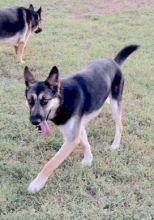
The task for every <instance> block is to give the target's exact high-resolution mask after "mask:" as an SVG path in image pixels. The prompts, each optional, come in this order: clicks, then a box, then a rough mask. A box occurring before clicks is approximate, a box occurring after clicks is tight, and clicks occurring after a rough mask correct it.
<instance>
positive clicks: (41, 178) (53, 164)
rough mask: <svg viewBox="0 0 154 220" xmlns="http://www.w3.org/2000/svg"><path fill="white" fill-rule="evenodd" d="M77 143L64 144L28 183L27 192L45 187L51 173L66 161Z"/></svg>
mask: <svg viewBox="0 0 154 220" xmlns="http://www.w3.org/2000/svg"><path fill="white" fill-rule="evenodd" d="M78 143H79V139H75V140H74V141H73V142H71V143H64V144H63V145H62V147H61V148H60V150H59V151H58V152H57V153H56V154H55V156H54V157H53V158H51V159H50V160H49V161H48V162H47V163H46V164H45V166H44V167H43V169H42V170H41V172H40V173H39V174H38V175H37V177H36V178H35V179H34V180H33V181H32V182H31V183H30V185H29V187H28V192H30V193H36V192H38V191H39V190H40V189H41V188H42V187H43V186H44V185H45V183H46V181H47V179H48V178H49V176H50V175H51V174H52V172H53V171H54V170H55V169H56V168H57V167H58V166H59V165H60V164H61V163H62V162H63V161H64V160H65V159H66V157H67V156H68V155H69V154H70V153H71V152H72V151H73V150H74V148H75V147H76V146H77V145H78Z"/></svg>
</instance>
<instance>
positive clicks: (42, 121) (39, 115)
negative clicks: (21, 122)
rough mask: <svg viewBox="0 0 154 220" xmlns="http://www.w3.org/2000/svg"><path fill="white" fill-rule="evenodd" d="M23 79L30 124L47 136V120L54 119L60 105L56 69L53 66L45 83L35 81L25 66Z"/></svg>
mask: <svg viewBox="0 0 154 220" xmlns="http://www.w3.org/2000/svg"><path fill="white" fill-rule="evenodd" d="M24 79H25V84H26V91H25V95H26V99H27V105H28V108H29V112H30V122H31V123H32V124H33V125H35V126H38V127H39V129H40V130H41V131H42V133H43V134H48V133H49V127H48V124H47V120H48V119H51V118H53V117H54V115H55V113H56V110H57V108H58V107H59V103H60V100H59V91H60V82H59V72H58V68H57V67H56V66H54V67H53V68H52V69H51V71H50V73H49V75H48V77H47V79H46V80H45V81H37V80H36V79H35V78H34V76H33V75H32V73H31V72H30V70H29V68H28V67H27V66H26V67H25V69H24Z"/></svg>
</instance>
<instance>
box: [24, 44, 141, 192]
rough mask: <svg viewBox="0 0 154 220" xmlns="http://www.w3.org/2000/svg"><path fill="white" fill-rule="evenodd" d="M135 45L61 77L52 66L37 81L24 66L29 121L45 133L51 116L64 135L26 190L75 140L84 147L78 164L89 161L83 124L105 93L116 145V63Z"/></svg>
mask: <svg viewBox="0 0 154 220" xmlns="http://www.w3.org/2000/svg"><path fill="white" fill-rule="evenodd" d="M137 48H138V45H130V46H127V47H125V48H123V49H122V50H121V51H120V52H119V53H118V54H117V55H116V57H115V58H114V59H98V60H94V61H93V62H91V63H90V64H89V65H88V66H87V67H86V68H85V69H83V70H81V71H79V72H77V73H76V74H74V75H71V76H69V77H66V78H64V79H61V80H60V79H59V71H58V68H57V67H56V66H54V67H53V68H52V69H51V71H50V73H49V76H48V77H47V79H46V80H45V81H37V80H36V79H35V78H34V76H33V75H32V73H31V72H30V70H29V68H28V67H27V66H26V67H25V70H24V78H25V84H26V92H25V94H26V99H27V103H28V106H29V112H30V121H31V123H32V124H33V125H35V126H38V127H39V129H40V130H41V131H42V134H44V135H47V134H48V133H49V132H50V129H49V126H48V123H47V120H51V121H52V122H53V123H55V124H56V125H57V126H58V127H59V128H60V130H61V132H62V134H63V138H64V143H63V145H62V147H61V148H60V149H59V151H58V152H57V153H56V154H55V156H54V157H53V158H51V159H50V160H49V161H48V162H47V163H46V164H45V166H44V167H43V169H42V170H41V172H40V173H39V174H38V175H37V177H36V178H35V179H34V180H33V181H32V182H31V184H30V185H29V187H28V191H29V192H31V193H35V192H38V191H39V190H40V189H41V188H42V187H43V186H44V184H45V183H46V181H47V179H48V178H49V176H50V175H51V174H52V172H53V171H54V170H55V169H56V168H57V167H58V166H59V165H60V164H61V163H62V162H63V161H64V160H65V159H66V157H67V156H68V155H69V154H70V153H71V152H72V151H73V150H74V148H75V147H76V146H77V145H78V144H79V143H81V144H82V145H83V147H84V158H83V160H82V164H83V165H88V166H90V165H91V163H92V160H93V155H92V152H91V146H90V144H89V141H88V138H87V133H86V129H85V126H86V124H87V123H88V122H89V121H90V120H91V119H92V118H94V117H96V116H97V115H98V114H99V113H100V111H101V110H102V106H103V104H104V102H105V101H106V100H107V99H108V97H109V99H110V104H111V109H112V114H113V118H114V120H115V137H114V140H113V143H112V145H111V148H112V149H116V148H118V147H119V146H120V141H121V134H122V121H121V117H122V109H121V102H122V93H123V86H124V78H123V75H122V71H121V68H120V66H121V64H122V63H123V62H124V61H125V59H126V58H127V57H128V56H129V55H130V54H131V53H132V52H134V51H135V50H137Z"/></svg>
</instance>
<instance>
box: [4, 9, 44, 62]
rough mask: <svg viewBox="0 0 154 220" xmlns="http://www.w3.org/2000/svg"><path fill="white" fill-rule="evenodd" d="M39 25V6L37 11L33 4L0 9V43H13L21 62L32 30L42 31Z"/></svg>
mask: <svg viewBox="0 0 154 220" xmlns="http://www.w3.org/2000/svg"><path fill="white" fill-rule="evenodd" d="M40 26H41V7H40V8H39V9H38V11H34V7H33V5H30V6H29V8H24V7H15V8H7V9H3V10H0V44H11V45H13V46H14V48H15V52H16V55H17V58H18V60H19V62H21V63H22V62H23V59H22V58H23V53H24V49H25V47H26V44H27V40H28V38H29V36H30V35H31V33H32V32H35V33H39V32H41V31H42V29H41V27H40Z"/></svg>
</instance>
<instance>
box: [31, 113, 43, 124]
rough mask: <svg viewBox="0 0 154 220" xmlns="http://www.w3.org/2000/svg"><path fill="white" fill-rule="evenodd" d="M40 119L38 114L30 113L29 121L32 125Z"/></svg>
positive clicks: (38, 122)
mask: <svg viewBox="0 0 154 220" xmlns="http://www.w3.org/2000/svg"><path fill="white" fill-rule="evenodd" d="M41 121H42V117H41V116H40V115H35V116H33V115H32V116H31V117H30V122H31V123H32V124H33V125H39V124H40V122H41Z"/></svg>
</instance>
